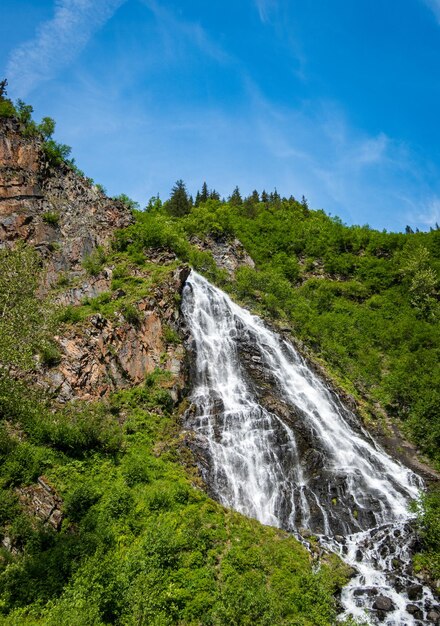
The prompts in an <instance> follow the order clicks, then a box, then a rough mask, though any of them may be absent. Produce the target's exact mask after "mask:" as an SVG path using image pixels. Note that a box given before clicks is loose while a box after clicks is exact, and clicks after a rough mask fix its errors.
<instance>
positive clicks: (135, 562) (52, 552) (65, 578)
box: [0, 371, 345, 626]
mask: <svg viewBox="0 0 440 626" xmlns="http://www.w3.org/2000/svg"><path fill="white" fill-rule="evenodd" d="M167 382H168V375H167V373H165V372H159V371H158V372H156V373H155V374H153V375H151V376H150V377H149V378H148V379H147V381H146V383H145V384H144V385H143V386H141V387H139V388H135V389H132V390H130V391H124V392H120V393H117V394H115V395H114V396H113V398H112V399H111V400H110V402H109V403H108V404H107V405H105V406H104V405H101V406H100V407H96V409H95V411H97V412H98V413H100V414H101V421H99V420H98V422H97V421H96V417H95V422H93V421H92V423H90V409H88V410H86V408H85V407H77V408H76V409H74V408H72V409H71V413H70V415H69V416H68V417H69V419H66V420H65V421H64V426H63V425H61V424H60V423H59V419H48V418H47V417H44V415H43V414H40V416H39V417H40V420H38V423H41V422H42V423H44V425H45V426H44V428H43V430H44V433H43V435H42V433H41V431H39V430H38V429H36V430H35V422H34V421H33V420H32V419H28V420H26V419H25V417H23V415H22V416H21V422H20V428H21V431H22V432H24V433H25V437H24V438H23V436H22V437H21V438H20V440H19V439H17V437H15V436H14V433H11V432H8V428H2V430H1V431H0V433H1V435H0V442H1V444H0V445H1V448H0V449H1V454H0V481H1V485H2V493H1V498H2V502H4V503H6V506H4V507H2V514H1V519H0V526H1V528H2V530H1V532H2V534H5V533H6V534H7V535H8V536H10V537H12V538H13V539H14V542H15V545H17V546H19V547H20V548H21V550H22V554H20V555H17V556H11V555H10V554H6V553H3V554H2V557H1V558H0V590H1V592H0V607H1V612H2V613H3V616H4V617H3V619H2V618H0V623H1V624H45V625H46V624H47V625H52V624H53V625H64V624H65V625H66V626H70V625H71V624H75V625H78V626H81V625H86V624H87V625H89V624H93V625H101V624H102V625H104V624H124V625H125V624H127V625H128V624H133V625H134V624H136V625H137V624H145V625H147V624H148V625H150V624H157V625H171V624H181V625H184V624H188V625H196V624H210V625H211V624H212V625H217V624H218V625H224V626H226V625H230V624H243V625H244V624H267V625H268V626H269V625H272V624H280V625H283V624H286V625H287V624H289V625H290V624H291V625H294V624H295V625H298V626H300V625H304V626H306V625H310V626H312V625H323V626H324V625H330V624H333V623H334V620H335V606H334V600H333V596H332V594H333V593H334V592H335V590H336V589H337V587H338V586H339V585H340V584H342V583H343V582H344V580H345V568H344V566H343V565H341V564H340V562H339V561H338V559H337V558H336V557H334V558H330V559H329V562H328V564H326V565H324V566H323V567H322V568H321V569H320V570H319V572H313V571H312V565H311V561H310V557H309V555H308V554H307V552H306V551H305V550H304V548H303V547H302V546H301V545H300V544H299V543H298V542H297V541H295V540H294V539H293V538H291V537H289V536H288V535H287V533H283V532H281V531H278V530H276V529H273V528H268V527H264V526H262V525H260V524H258V523H257V522H255V521H253V520H248V519H246V518H244V517H242V516H241V515H239V514H236V513H234V512H231V511H228V510H226V509H224V508H223V507H221V506H220V505H218V504H216V503H214V502H213V501H212V500H210V499H209V498H208V497H207V496H206V495H205V494H204V493H203V492H202V491H201V490H199V489H197V488H195V487H193V486H192V484H191V481H190V480H189V478H188V475H187V473H186V471H185V470H184V467H183V464H182V461H183V460H184V458H182V455H183V457H185V451H184V449H181V447H180V446H179V445H178V442H177V439H176V433H177V427H176V422H175V419H173V417H172V415H171V413H170V408H171V407H172V402H170V398H169V394H168V392H167V390H166V387H167ZM84 411H86V412H85V413H84V414H83V412H84ZM74 413H75V414H76V427H74V426H73V425H72V424H74V423H75V419H73V416H74ZM83 415H84V416H83ZM15 417H17V416H15ZM102 420H104V421H102ZM123 420H125V422H124V424H123V426H122V427H117V424H118V423H119V422H121V421H123ZM15 423H16V422H15ZM29 424H31V426H30V425H29ZM63 428H64V429H66V431H65V432H62V434H61V436H60V432H59V431H60V429H61V430H63ZM69 428H70V429H72V428H73V431H72V430H71V435H69V433H68V429H69ZM117 428H119V433H120V438H119V440H118V439H117V438H116V439H115V433H116V431H115V429H117ZM96 429H97V430H98V432H100V433H101V434H100V436H99V437H97V436H96V435H95V436H90V434H89V431H95V430H96ZM69 440H70V441H71V444H70V445H68V444H67V442H68V441H69ZM42 441H45V444H44V445H43V444H42ZM48 443H50V445H48ZM106 447H107V449H108V452H107V451H106ZM11 466H13V470H12V469H11ZM42 472H44V473H45V476H46V477H47V478H48V480H49V481H50V483H51V484H52V485H54V486H56V488H57V490H58V491H59V492H60V493H61V495H62V496H63V498H64V511H65V514H66V516H67V517H66V519H65V520H64V522H63V528H62V530H61V532H60V533H58V534H57V533H54V532H52V531H49V530H48V529H47V528H44V527H42V526H41V525H39V524H37V523H36V522H35V521H34V520H32V519H31V518H30V517H29V516H28V515H27V514H26V513H23V512H21V510H20V507H19V505H18V502H17V498H16V495H15V491H14V489H13V488H12V487H13V486H18V485H20V484H23V483H28V482H32V481H33V480H35V478H36V476H38V475H40V474H41V473H42ZM193 480H195V478H194V479H193Z"/></svg>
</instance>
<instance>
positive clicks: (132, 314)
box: [121, 304, 142, 326]
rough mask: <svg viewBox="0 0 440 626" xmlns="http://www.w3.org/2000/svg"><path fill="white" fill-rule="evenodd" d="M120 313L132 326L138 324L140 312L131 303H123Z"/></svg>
mask: <svg viewBox="0 0 440 626" xmlns="http://www.w3.org/2000/svg"><path fill="white" fill-rule="evenodd" d="M121 313H122V315H123V316H124V317H125V320H126V321H127V322H128V323H129V324H131V325H132V326H139V324H140V323H141V319H142V317H141V313H140V311H139V309H137V308H136V307H135V306H134V305H133V304H124V306H123V307H122V309H121Z"/></svg>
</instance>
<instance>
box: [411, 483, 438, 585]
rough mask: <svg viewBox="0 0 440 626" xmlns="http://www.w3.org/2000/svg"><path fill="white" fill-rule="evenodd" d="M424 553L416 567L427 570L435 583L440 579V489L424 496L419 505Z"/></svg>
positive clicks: (417, 558)
mask: <svg viewBox="0 0 440 626" xmlns="http://www.w3.org/2000/svg"><path fill="white" fill-rule="evenodd" d="M418 516H419V524H420V535H421V538H422V541H423V551H422V553H421V554H418V555H417V556H416V558H415V567H416V569H419V570H423V569H425V570H427V571H428V572H429V574H430V576H431V578H432V580H433V581H438V580H439V579H440V488H439V486H437V487H436V488H435V489H432V490H431V491H430V492H429V493H427V494H424V495H423V497H422V499H421V501H420V503H419V505H418Z"/></svg>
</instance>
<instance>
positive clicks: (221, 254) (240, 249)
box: [191, 236, 255, 277]
mask: <svg viewBox="0 0 440 626" xmlns="http://www.w3.org/2000/svg"><path fill="white" fill-rule="evenodd" d="M191 243H193V244H194V245H196V246H197V247H198V248H200V250H209V252H211V254H212V256H213V258H214V261H215V262H216V264H217V266H218V267H219V268H220V269H224V270H226V271H227V272H228V274H229V275H230V276H231V277H234V275H235V272H236V271H237V269H238V268H239V267H243V266H245V267H251V268H254V267H255V263H254V261H253V259H252V258H251V257H250V256H249V254H248V253H247V252H246V250H245V247H244V246H243V244H242V243H241V241H239V240H238V239H237V238H235V239H227V238H225V237H217V238H214V237H212V236H208V237H205V238H204V239H203V240H202V239H199V238H198V237H193V238H192V239H191Z"/></svg>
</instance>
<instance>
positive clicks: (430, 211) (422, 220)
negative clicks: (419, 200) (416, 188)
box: [407, 197, 440, 227]
mask: <svg viewBox="0 0 440 626" xmlns="http://www.w3.org/2000/svg"><path fill="white" fill-rule="evenodd" d="M407 218H408V223H410V224H420V225H421V226H425V227H431V226H437V225H438V224H440V197H433V198H431V199H430V200H429V201H428V202H427V203H426V205H425V206H424V207H423V208H422V210H421V211H417V210H413V211H410V212H409V213H407Z"/></svg>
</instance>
